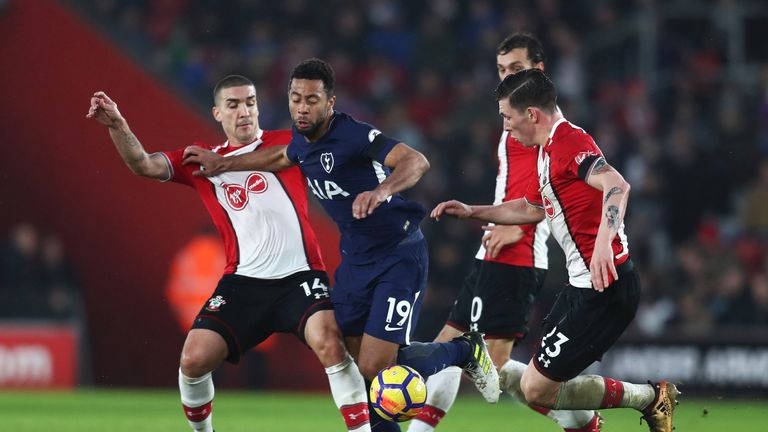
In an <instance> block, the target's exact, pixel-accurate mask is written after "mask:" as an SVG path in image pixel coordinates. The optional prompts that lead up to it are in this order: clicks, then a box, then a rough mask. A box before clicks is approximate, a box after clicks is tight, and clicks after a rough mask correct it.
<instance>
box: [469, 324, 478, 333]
mask: <svg viewBox="0 0 768 432" xmlns="http://www.w3.org/2000/svg"><path fill="white" fill-rule="evenodd" d="M469 331H479V327H478V325H477V323H472V324H470V325H469Z"/></svg>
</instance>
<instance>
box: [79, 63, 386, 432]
mask: <svg viewBox="0 0 768 432" xmlns="http://www.w3.org/2000/svg"><path fill="white" fill-rule="evenodd" d="M213 99H214V103H215V106H214V107H213V116H214V117H215V119H216V120H217V121H218V122H220V123H221V125H222V128H223V130H224V133H225V135H226V137H227V141H226V142H225V143H223V144H221V145H217V146H214V147H211V150H212V151H213V152H216V153H217V154H220V155H223V156H225V157H232V156H236V155H238V154H242V153H246V152H252V151H253V150H254V149H257V148H270V147H274V146H284V145H285V144H287V143H288V142H289V141H290V131H287V130H279V131H265V130H262V129H260V128H259V122H258V107H257V104H256V89H255V87H254V85H253V83H251V81H250V80H248V79H247V78H245V77H242V76H239V75H230V76H228V77H226V78H224V79H222V80H221V81H220V82H219V83H218V84H217V85H216V87H215V89H214V92H213ZM87 117H89V118H94V119H95V120H96V121H98V122H99V123H101V124H103V125H105V126H107V127H108V128H109V135H110V137H111V138H112V141H113V142H114V144H115V146H116V147H117V151H118V152H119V153H120V156H121V157H122V158H123V160H124V161H125V163H126V164H127V165H128V167H129V168H130V169H131V171H133V172H134V173H135V174H136V175H140V176H144V177H149V178H154V179H158V180H161V181H173V182H176V183H181V184H184V185H187V186H190V187H192V188H194V189H195V191H196V192H197V193H198V194H199V195H200V199H201V200H202V201H203V204H204V205H205V207H206V209H207V210H208V212H209V213H210V215H211V218H212V219H213V222H214V224H215V225H216V228H217V229H218V231H219V233H220V234H221V236H222V238H223V240H224V248H225V252H226V257H227V264H226V268H225V269H224V275H223V276H222V278H221V280H220V281H219V284H218V286H217V287H216V290H215V291H214V292H213V294H212V295H211V298H210V299H209V300H208V301H207V302H206V303H205V304H204V305H203V306H202V308H201V309H200V313H199V314H198V316H197V318H196V319H195V320H194V323H193V324H192V329H191V330H190V331H189V334H188V335H187V338H186V341H185V342H184V348H183V350H182V353H181V361H180V367H179V389H180V392H181V402H182V405H183V407H184V413H185V415H186V417H187V420H188V422H189V424H190V426H191V427H192V429H193V430H195V431H207V432H209V431H211V430H213V425H212V403H213V397H214V387H213V379H212V376H211V374H212V372H213V370H214V369H216V368H217V367H219V366H220V365H221V364H222V362H224V361H228V362H230V363H238V361H239V360H240V357H241V356H242V355H244V354H245V352H246V351H248V350H249V349H251V348H252V347H254V346H256V345H258V344H259V343H261V342H262V341H264V340H265V339H266V338H267V337H269V336H270V335H271V334H272V333H275V332H279V333H293V334H295V335H296V336H297V337H298V338H299V339H300V340H302V342H304V343H305V344H307V345H308V346H309V347H310V348H311V349H312V350H313V351H314V352H315V354H316V355H317V357H318V359H319V360H320V363H322V365H323V366H324V367H325V370H326V373H327V374H328V381H329V382H330V387H331V393H332V394H333V399H334V401H335V402H336V405H337V406H338V408H339V410H340V411H341V414H342V416H343V417H344V421H345V423H346V426H347V429H348V430H350V431H351V430H355V431H361V432H364V431H370V430H371V429H370V424H369V417H368V405H367V400H368V399H367V391H366V387H365V382H364V379H363V377H362V375H361V374H360V371H359V370H358V368H357V365H356V364H355V363H354V362H353V361H352V359H351V357H350V356H349V354H348V353H347V351H346V349H345V345H344V343H343V341H342V339H341V337H340V332H339V329H338V326H337V325H336V321H335V319H334V315H333V310H332V307H331V303H330V299H329V296H330V292H329V288H328V286H329V284H328V277H327V275H326V273H325V266H324V264H323V260H322V257H321V256H320V248H319V246H318V243H317V239H316V237H315V233H314V231H313V230H312V227H311V226H310V225H309V222H308V218H307V192H306V188H305V186H304V184H305V183H304V182H305V180H304V176H303V175H302V174H301V172H300V171H299V170H298V168H292V169H287V170H284V171H282V172H280V173H271V172H260V171H245V172H233V173H222V174H220V175H216V176H213V177H209V178H204V177H196V176H193V175H192V172H193V171H194V168H192V167H191V166H183V165H182V150H178V151H172V152H159V153H152V154H148V153H147V152H145V151H144V148H143V147H142V145H141V143H140V142H139V140H138V139H137V138H136V136H135V135H133V133H132V132H131V130H130V128H129V127H128V123H127V121H126V120H125V118H124V117H123V116H122V115H121V114H120V112H119V111H118V108H117V105H116V104H115V102H114V101H112V100H111V99H110V98H109V97H108V96H107V95H106V94H105V93H104V92H97V93H95V94H94V95H93V97H92V98H91V107H90V110H89V112H88V115H87Z"/></svg>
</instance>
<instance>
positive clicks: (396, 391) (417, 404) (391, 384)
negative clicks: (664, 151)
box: [370, 365, 427, 422]
mask: <svg viewBox="0 0 768 432" xmlns="http://www.w3.org/2000/svg"><path fill="white" fill-rule="evenodd" d="M370 397H371V405H373V409H374V410H375V411H376V413H378V414H379V415H380V416H381V418H383V419H385V420H389V421H397V422H401V421H408V420H410V419H412V418H413V417H416V415H418V414H419V413H420V412H421V410H422V409H423V408H424V403H425V402H426V401H427V386H426V384H424V379H423V378H422V377H421V375H419V373H418V372H416V371H415V370H413V369H412V368H409V367H408V366H403V365H395V366H390V367H388V368H385V369H382V370H381V372H379V374H378V375H376V378H375V379H374V380H373V382H372V383H371V392H370Z"/></svg>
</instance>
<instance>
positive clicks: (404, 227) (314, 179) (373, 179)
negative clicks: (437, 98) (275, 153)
mask: <svg viewBox="0 0 768 432" xmlns="http://www.w3.org/2000/svg"><path fill="white" fill-rule="evenodd" d="M398 142H399V141H397V140H394V139H391V138H387V137H386V136H384V135H383V134H382V133H381V131H379V130H378V129H376V128H374V127H373V126H371V125H369V124H367V123H362V122H359V121H357V120H355V119H354V118H352V117H351V116H349V115H347V114H344V113H341V112H338V111H334V113H333V117H332V118H331V124H330V126H329V128H328V131H327V132H326V133H325V135H323V136H322V137H321V138H320V139H319V140H317V141H316V142H308V141H307V140H306V138H305V137H304V136H303V135H301V134H299V133H298V132H297V131H296V128H295V127H294V128H293V135H292V137H291V143H290V144H289V145H288V149H287V154H288V158H289V159H290V160H291V161H293V163H295V164H298V165H299V167H300V168H301V171H302V172H303V173H304V175H305V176H306V177H307V182H308V183H309V188H310V190H312V192H313V193H314V194H315V196H316V197H317V198H318V200H320V203H321V204H322V205H323V208H325V211H326V212H327V213H328V215H330V216H331V218H332V219H333V220H334V222H336V225H337V226H338V227H339V231H340V232H341V254H342V258H344V259H346V260H349V261H350V262H353V263H363V262H370V261H373V260H375V259H376V258H377V257H379V256H381V255H383V254H386V253H387V252H388V251H390V250H391V248H392V247H394V246H395V245H396V244H398V243H399V242H400V241H402V240H403V239H404V238H405V237H407V236H408V235H409V234H411V233H413V232H414V231H416V230H417V229H418V226H419V223H421V220H422V218H423V217H424V215H425V214H426V209H425V208H424V207H422V206H421V205H420V204H418V203H415V202H413V201H409V200H406V199H405V198H403V197H402V196H401V195H400V194H394V195H392V196H391V197H389V198H388V199H387V200H386V201H384V202H383V203H381V205H379V207H378V208H376V210H374V212H373V214H371V215H370V216H368V217H366V218H364V219H355V218H354V217H353V216H352V203H353V202H354V201H355V198H356V197H357V195H358V194H359V193H362V192H366V191H371V190H373V189H375V188H376V187H377V186H378V185H379V183H381V182H383V181H384V179H386V178H387V176H388V175H389V174H390V173H391V170H390V169H389V168H387V167H386V166H384V159H385V158H386V156H387V154H388V153H389V152H390V150H392V148H393V147H394V146H395V145H397V143H398Z"/></svg>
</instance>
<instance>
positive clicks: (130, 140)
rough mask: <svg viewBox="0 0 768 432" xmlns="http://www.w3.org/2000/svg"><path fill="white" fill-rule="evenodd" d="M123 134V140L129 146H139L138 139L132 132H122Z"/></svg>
mask: <svg viewBox="0 0 768 432" xmlns="http://www.w3.org/2000/svg"><path fill="white" fill-rule="evenodd" d="M123 136H124V137H125V142H126V144H128V146H129V147H141V143H140V142H139V139H138V138H136V135H134V134H133V132H131V131H128V132H123Z"/></svg>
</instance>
